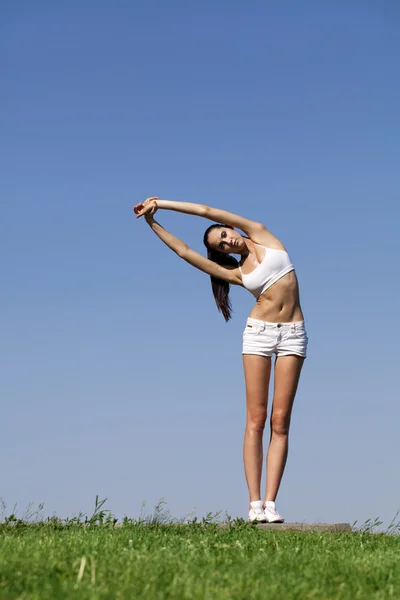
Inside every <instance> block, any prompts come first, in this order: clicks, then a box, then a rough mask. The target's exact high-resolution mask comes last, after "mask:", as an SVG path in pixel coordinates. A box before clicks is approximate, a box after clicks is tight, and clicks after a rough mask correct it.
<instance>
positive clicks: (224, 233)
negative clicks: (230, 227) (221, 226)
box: [219, 231, 226, 250]
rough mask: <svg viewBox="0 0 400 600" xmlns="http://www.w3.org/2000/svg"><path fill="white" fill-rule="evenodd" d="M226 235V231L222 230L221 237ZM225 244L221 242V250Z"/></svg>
mask: <svg viewBox="0 0 400 600" xmlns="http://www.w3.org/2000/svg"><path fill="white" fill-rule="evenodd" d="M225 237H226V231H221V238H225ZM224 245H225V244H224V242H221V243H220V244H219V247H220V248H221V250H223V249H224Z"/></svg>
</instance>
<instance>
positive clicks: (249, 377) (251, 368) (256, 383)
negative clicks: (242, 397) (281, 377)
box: [243, 354, 271, 418]
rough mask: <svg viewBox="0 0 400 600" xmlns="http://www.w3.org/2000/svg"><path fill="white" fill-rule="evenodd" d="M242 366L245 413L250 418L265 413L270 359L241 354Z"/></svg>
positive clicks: (256, 355)
mask: <svg viewBox="0 0 400 600" xmlns="http://www.w3.org/2000/svg"><path fill="white" fill-rule="evenodd" d="M243 367H244V377H245V382H246V406H247V415H248V417H249V416H250V417H251V418H256V417H258V416H262V414H264V415H266V414H267V406H268V387H269V380H270V375H271V359H270V358H269V357H265V356H259V355H258V354H243Z"/></svg>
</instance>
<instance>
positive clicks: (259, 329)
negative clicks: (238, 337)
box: [242, 317, 308, 358]
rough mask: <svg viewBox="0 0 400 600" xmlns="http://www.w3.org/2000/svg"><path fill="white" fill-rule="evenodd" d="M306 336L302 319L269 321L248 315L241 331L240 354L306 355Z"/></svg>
mask: <svg viewBox="0 0 400 600" xmlns="http://www.w3.org/2000/svg"><path fill="white" fill-rule="evenodd" d="M307 344H308V337H307V333H306V329H305V325H304V321H293V322H292V323H269V322H268V321H260V320H259V319H252V318H251V317H249V318H248V319H247V322H246V327H245V330H244V332H243V352H242V354H259V355H260V356H272V354H274V353H275V354H276V355H277V356H288V355H289V354H297V355H298V356H303V357H304V358H305V357H306V355H307Z"/></svg>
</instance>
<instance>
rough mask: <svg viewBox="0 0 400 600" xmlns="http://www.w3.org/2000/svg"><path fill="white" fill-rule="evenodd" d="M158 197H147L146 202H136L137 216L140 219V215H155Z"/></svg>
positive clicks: (135, 210) (134, 209)
mask: <svg viewBox="0 0 400 600" xmlns="http://www.w3.org/2000/svg"><path fill="white" fill-rule="evenodd" d="M158 199H159V198H158V197H157V196H154V197H152V198H147V200H145V201H144V202H139V204H136V206H134V207H133V211H134V213H135V215H136V218H137V219H139V217H147V216H153V215H154V214H155V213H156V212H157V210H158V204H157V200H158Z"/></svg>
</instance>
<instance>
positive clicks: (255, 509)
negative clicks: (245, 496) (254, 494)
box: [249, 500, 267, 523]
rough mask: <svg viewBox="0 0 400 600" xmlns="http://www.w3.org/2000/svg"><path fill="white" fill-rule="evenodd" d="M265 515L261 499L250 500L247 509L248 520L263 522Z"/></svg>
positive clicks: (265, 518)
mask: <svg viewBox="0 0 400 600" xmlns="http://www.w3.org/2000/svg"><path fill="white" fill-rule="evenodd" d="M266 520H267V517H266V516H265V514H264V510H263V504H262V500H255V501H254V502H250V510H249V521H250V522H251V523H253V522H254V521H255V522H258V523H265V522H266Z"/></svg>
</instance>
